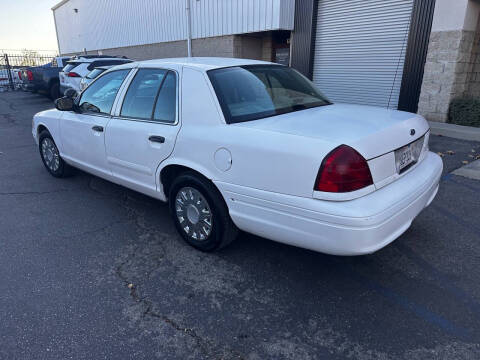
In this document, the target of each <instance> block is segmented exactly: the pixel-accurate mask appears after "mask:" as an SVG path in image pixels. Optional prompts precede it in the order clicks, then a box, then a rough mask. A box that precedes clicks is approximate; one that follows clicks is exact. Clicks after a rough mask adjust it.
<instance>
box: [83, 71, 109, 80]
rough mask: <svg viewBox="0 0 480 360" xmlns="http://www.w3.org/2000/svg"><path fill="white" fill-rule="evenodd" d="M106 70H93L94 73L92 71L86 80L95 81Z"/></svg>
mask: <svg viewBox="0 0 480 360" xmlns="http://www.w3.org/2000/svg"><path fill="white" fill-rule="evenodd" d="M105 70H106V69H93V70H92V71H90V72H89V73H88V74H87V76H86V78H87V79H95V78H96V77H97V76H98V75H100V74H101V73H103V72H104V71H105Z"/></svg>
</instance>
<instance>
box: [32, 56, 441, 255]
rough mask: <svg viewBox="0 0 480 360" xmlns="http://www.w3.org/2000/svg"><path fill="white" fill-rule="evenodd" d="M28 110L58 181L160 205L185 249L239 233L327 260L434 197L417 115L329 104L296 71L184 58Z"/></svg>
mask: <svg viewBox="0 0 480 360" xmlns="http://www.w3.org/2000/svg"><path fill="white" fill-rule="evenodd" d="M56 107H57V109H56V110H55V109H52V110H47V111H43V112H40V113H38V114H36V115H35V117H34V119H33V129H32V130H33V136H34V138H35V140H36V142H37V144H38V145H39V150H40V155H41V158H42V160H43V163H44V164H45V166H46V168H47V170H48V171H49V172H50V173H51V174H52V175H53V176H56V177H63V176H65V175H66V174H67V172H68V170H69V167H70V166H72V167H76V168H79V169H82V170H84V171H87V172H90V173H92V174H94V175H97V176H100V177H102V178H105V179H107V180H109V181H112V182H114V183H117V184H120V185H123V186H126V187H128V188H131V189H134V190H136V191H139V192H142V193H144V194H147V195H149V196H152V197H154V198H157V199H159V200H162V201H168V202H169V206H170V210H171V214H172V217H173V221H174V222H175V225H176V227H177V229H178V231H179V233H180V234H181V235H182V237H183V238H184V239H185V240H186V241H187V242H188V243H189V244H191V245H192V246H194V247H196V248H198V249H200V250H203V251H213V250H216V249H219V248H221V247H223V246H225V245H227V244H228V243H230V242H231V241H232V240H233V239H234V238H235V237H236V235H237V232H238V229H241V230H244V231H247V232H250V233H253V234H256V235H259V236H262V237H265V238H268V239H271V240H275V241H279V242H283V243H287V244H291V245H295V246H299V247H303V248H308V249H312V250H316V251H320V252H324V253H329V254H337V255H360V254H367V253H372V252H374V251H377V250H379V249H381V248H382V247H384V246H386V245H387V244H389V243H390V242H392V241H393V240H395V239H396V238H398V237H399V236H400V235H401V234H402V233H403V232H404V231H405V230H407V229H408V227H409V226H410V224H411V223H412V221H413V219H414V218H415V217H416V216H417V215H418V214H419V213H420V212H421V211H422V210H423V209H424V208H425V207H426V206H428V205H429V204H430V202H431V201H432V200H433V198H434V197H435V195H436V193H437V190H438V184H439V179H440V175H441V173H442V168H443V165H442V161H441V159H440V158H439V157H438V156H437V155H436V154H434V153H432V152H430V151H429V149H428V139H429V126H428V123H427V122H426V121H425V119H424V118H422V117H421V116H419V115H416V114H411V113H406V112H401V111H394V110H387V109H381V108H375V107H368V106H359V105H345V104H332V103H331V102H329V101H328V100H327V99H326V98H325V97H324V96H323V95H322V94H321V93H320V92H319V91H318V90H317V89H316V88H315V86H314V85H313V84H312V83H311V82H310V81H309V80H308V79H306V78H305V77H303V76H302V75H300V74H299V73H298V72H296V71H295V70H293V69H291V68H288V67H284V66H281V65H276V64H272V63H268V62H261V61H253V60H241V59H222V58H182V59H164V60H152V61H144V62H136V63H130V64H125V65H120V66H116V67H114V68H112V69H110V70H108V71H106V72H104V73H103V74H102V75H101V76H100V77H98V78H97V79H96V80H95V81H94V82H92V83H91V84H90V85H89V86H88V87H87V88H86V89H85V90H84V91H83V92H82V93H81V94H80V95H79V96H77V97H76V98H75V99H73V98H69V97H64V98H61V99H58V100H57V102H56Z"/></svg>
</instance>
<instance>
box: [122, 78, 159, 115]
mask: <svg viewBox="0 0 480 360" xmlns="http://www.w3.org/2000/svg"><path fill="white" fill-rule="evenodd" d="M166 73H167V70H161V69H140V70H138V72H137V74H136V75H135V78H134V79H133V81H132V83H131V84H130V86H129V88H128V91H127V94H126V95H125V99H124V100H123V104H122V111H121V113H120V115H121V116H124V117H131V118H136V119H143V120H150V119H151V118H152V113H153V106H154V105H155V100H156V98H157V96H158V91H159V90H160V86H161V85H162V82H163V78H164V77H165V74H166Z"/></svg>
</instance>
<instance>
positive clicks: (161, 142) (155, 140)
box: [148, 135, 165, 144]
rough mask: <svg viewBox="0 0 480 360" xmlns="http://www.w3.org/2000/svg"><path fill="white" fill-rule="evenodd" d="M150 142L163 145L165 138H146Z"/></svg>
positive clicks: (154, 136)
mask: <svg viewBox="0 0 480 360" xmlns="http://www.w3.org/2000/svg"><path fill="white" fill-rule="evenodd" d="M148 140H149V141H151V142H157V143H160V144H163V143H164V142H165V138H164V137H163V136H157V135H152V136H150V137H149V138H148Z"/></svg>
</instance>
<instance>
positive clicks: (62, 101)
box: [55, 89, 75, 111]
mask: <svg viewBox="0 0 480 360" xmlns="http://www.w3.org/2000/svg"><path fill="white" fill-rule="evenodd" d="M72 90H73V89H72ZM74 91H75V90H74ZM55 107H56V108H57V110H60V111H72V110H73V107H74V102H73V98H71V97H68V96H64V97H62V98H59V99H57V100H55Z"/></svg>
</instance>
